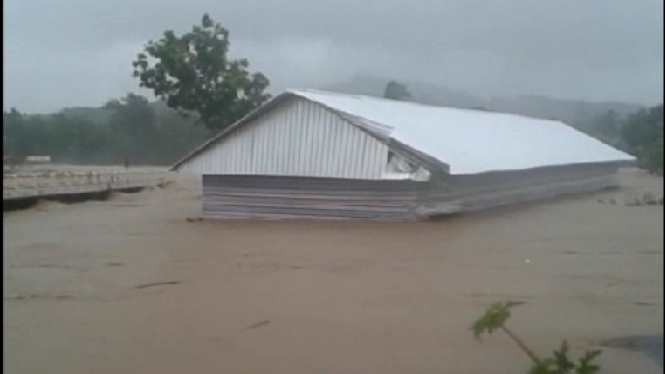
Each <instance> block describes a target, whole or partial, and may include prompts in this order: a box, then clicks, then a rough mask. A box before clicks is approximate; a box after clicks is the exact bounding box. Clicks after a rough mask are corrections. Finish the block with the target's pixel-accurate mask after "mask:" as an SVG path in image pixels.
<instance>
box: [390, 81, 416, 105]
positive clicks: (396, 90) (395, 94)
mask: <svg viewBox="0 0 665 374" xmlns="http://www.w3.org/2000/svg"><path fill="white" fill-rule="evenodd" d="M383 97H384V98H386V99H391V100H400V101H407V100H410V99H411V92H409V89H408V87H406V85H405V84H403V83H399V82H396V81H391V82H388V84H387V85H386V89H385V90H384V91H383Z"/></svg>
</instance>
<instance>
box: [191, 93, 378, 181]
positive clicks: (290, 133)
mask: <svg viewBox="0 0 665 374" xmlns="http://www.w3.org/2000/svg"><path fill="white" fill-rule="evenodd" d="M387 161H388V147H387V146H386V145H385V144H383V143H381V142H380V141H378V140H377V139H375V138H374V137H372V136H370V135H368V134H366V133H365V132H363V131H361V130H359V129H358V128H356V127H354V126H352V125H350V124H349V123H346V122H344V120H342V119H341V118H339V117H338V116H337V115H335V114H334V113H332V112H330V111H329V110H327V109H325V108H324V107H322V106H320V105H318V104H316V103H312V102H310V101H307V100H304V99H300V98H293V99H290V100H289V101H287V102H285V103H283V104H282V105H278V106H277V107H275V108H274V109H272V110H270V111H268V112H267V113H266V114H264V115H263V116H261V117H259V118H258V119H256V120H254V121H253V122H252V123H249V124H247V125H245V126H242V127H241V128H240V129H239V130H237V131H235V132H233V133H231V134H229V136H227V137H226V138H224V139H223V140H221V141H220V143H218V144H216V145H213V146H211V147H210V148H208V149H207V150H205V151H204V152H203V153H202V154H200V155H198V156H197V157H194V158H193V159H191V160H190V161H188V162H186V163H185V164H183V165H182V166H181V167H180V171H181V172H186V173H196V174H262V175H282V176H309V177H329V178H354V179H380V178H381V175H382V173H383V171H384V169H385V166H386V163H387Z"/></svg>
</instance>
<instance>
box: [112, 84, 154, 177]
mask: <svg viewBox="0 0 665 374" xmlns="http://www.w3.org/2000/svg"><path fill="white" fill-rule="evenodd" d="M105 108H107V109H109V110H110V111H111V114H110V117H109V122H108V127H109V128H110V130H111V131H112V132H113V137H114V142H115V148H116V158H117V159H118V160H117V161H116V162H118V161H121V160H122V159H125V158H127V159H129V160H131V161H132V162H133V163H134V162H139V163H143V164H150V163H154V162H155V161H156V157H155V153H156V152H155V149H156V148H157V147H158V143H157V141H158V139H157V138H158V135H157V133H158V129H157V117H156V115H155V110H154V108H152V107H151V106H150V103H149V102H148V100H147V99H146V98H145V97H143V96H140V95H136V94H133V93H129V94H127V95H126V96H125V97H122V98H120V99H115V100H111V101H109V102H108V103H106V106H105Z"/></svg>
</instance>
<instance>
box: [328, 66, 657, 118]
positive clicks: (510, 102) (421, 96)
mask: <svg viewBox="0 0 665 374" xmlns="http://www.w3.org/2000/svg"><path fill="white" fill-rule="evenodd" d="M390 80H392V79H390V78H380V77H369V76H358V77H355V78H352V79H350V80H348V81H344V82H340V83H336V84H332V85H328V86H325V87H322V88H321V89H323V90H329V91H334V92H340V93H348V94H355V95H370V96H381V95H383V90H384V89H385V86H386V84H387V83H388V82H389V81H390ZM397 80H399V79H397ZM401 82H402V83H404V84H406V85H407V87H408V88H409V91H410V92H411V95H412V96H413V101H415V102H419V103H422V104H430V105H440V106H451V107H459V108H474V109H484V110H490V111H496V112H505V113H514V114H521V115H525V116H530V117H536V118H544V119H556V120H561V121H564V122H566V123H568V124H571V125H575V124H586V123H590V122H593V121H594V120H595V119H596V118H597V117H598V116H600V115H602V114H605V113H607V112H608V111H609V110H614V111H615V112H616V113H617V114H618V115H620V116H623V115H626V114H629V113H632V112H635V111H637V110H639V109H640V108H643V107H644V106H642V105H639V104H633V103H621V102H589V101H574V100H564V99H555V98H551V97H547V96H538V95H530V96H498V97H494V98H492V99H489V100H485V99H483V98H481V97H478V96H474V95H471V94H468V93H465V92H461V91H457V90H453V89H450V88H447V87H444V86H439V85H434V84H424V83H418V82H407V81H401Z"/></svg>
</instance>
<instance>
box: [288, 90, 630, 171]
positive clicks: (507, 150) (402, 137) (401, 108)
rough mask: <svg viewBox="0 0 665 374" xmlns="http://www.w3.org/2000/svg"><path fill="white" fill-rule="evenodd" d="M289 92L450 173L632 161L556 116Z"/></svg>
mask: <svg viewBox="0 0 665 374" xmlns="http://www.w3.org/2000/svg"><path fill="white" fill-rule="evenodd" d="M288 92H290V93H291V94H294V95H298V96H300V97H303V98H306V99H308V100H311V101H314V102H317V103H320V104H321V105H324V106H326V107H328V108H329V109H332V110H335V111H338V112H342V113H345V114H348V115H350V116H352V118H354V117H355V118H356V122H360V123H358V124H359V125H364V126H365V127H366V128H367V129H369V130H370V131H375V132H377V135H381V136H388V137H390V138H392V139H395V140H397V141H399V142H401V143H403V144H406V145H408V146H410V147H412V148H414V149H416V150H418V151H421V152H423V153H425V154H427V155H429V156H432V157H434V158H436V159H438V160H439V161H441V162H443V163H446V164H448V165H450V173H451V174H477V173H482V172H488V171H496V170H519V169H529V168H535V167H544V166H555V165H565V164H578V163H597V162H612V161H633V160H634V157H632V156H630V155H628V154H626V153H624V152H621V151H619V150H617V149H615V148H613V147H611V146H609V145H606V144H604V143H602V142H600V141H598V140H596V139H594V138H592V137H590V136H588V135H586V134H583V133H581V132H579V131H577V130H575V129H574V128H572V127H570V126H568V125H566V124H565V123H563V122H560V121H552V120H542V119H535V118H529V117H524V116H519V115H513V114H504V113H493V112H486V111H480V110H471V109H458V108H446V107H434V106H428V105H421V104H415V103H408V102H400V101H393V100H387V99H381V98H374V97H368V96H357V95H341V94H335V93H330V92H322V91H314V90H289V91H288ZM377 125H378V126H377Z"/></svg>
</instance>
